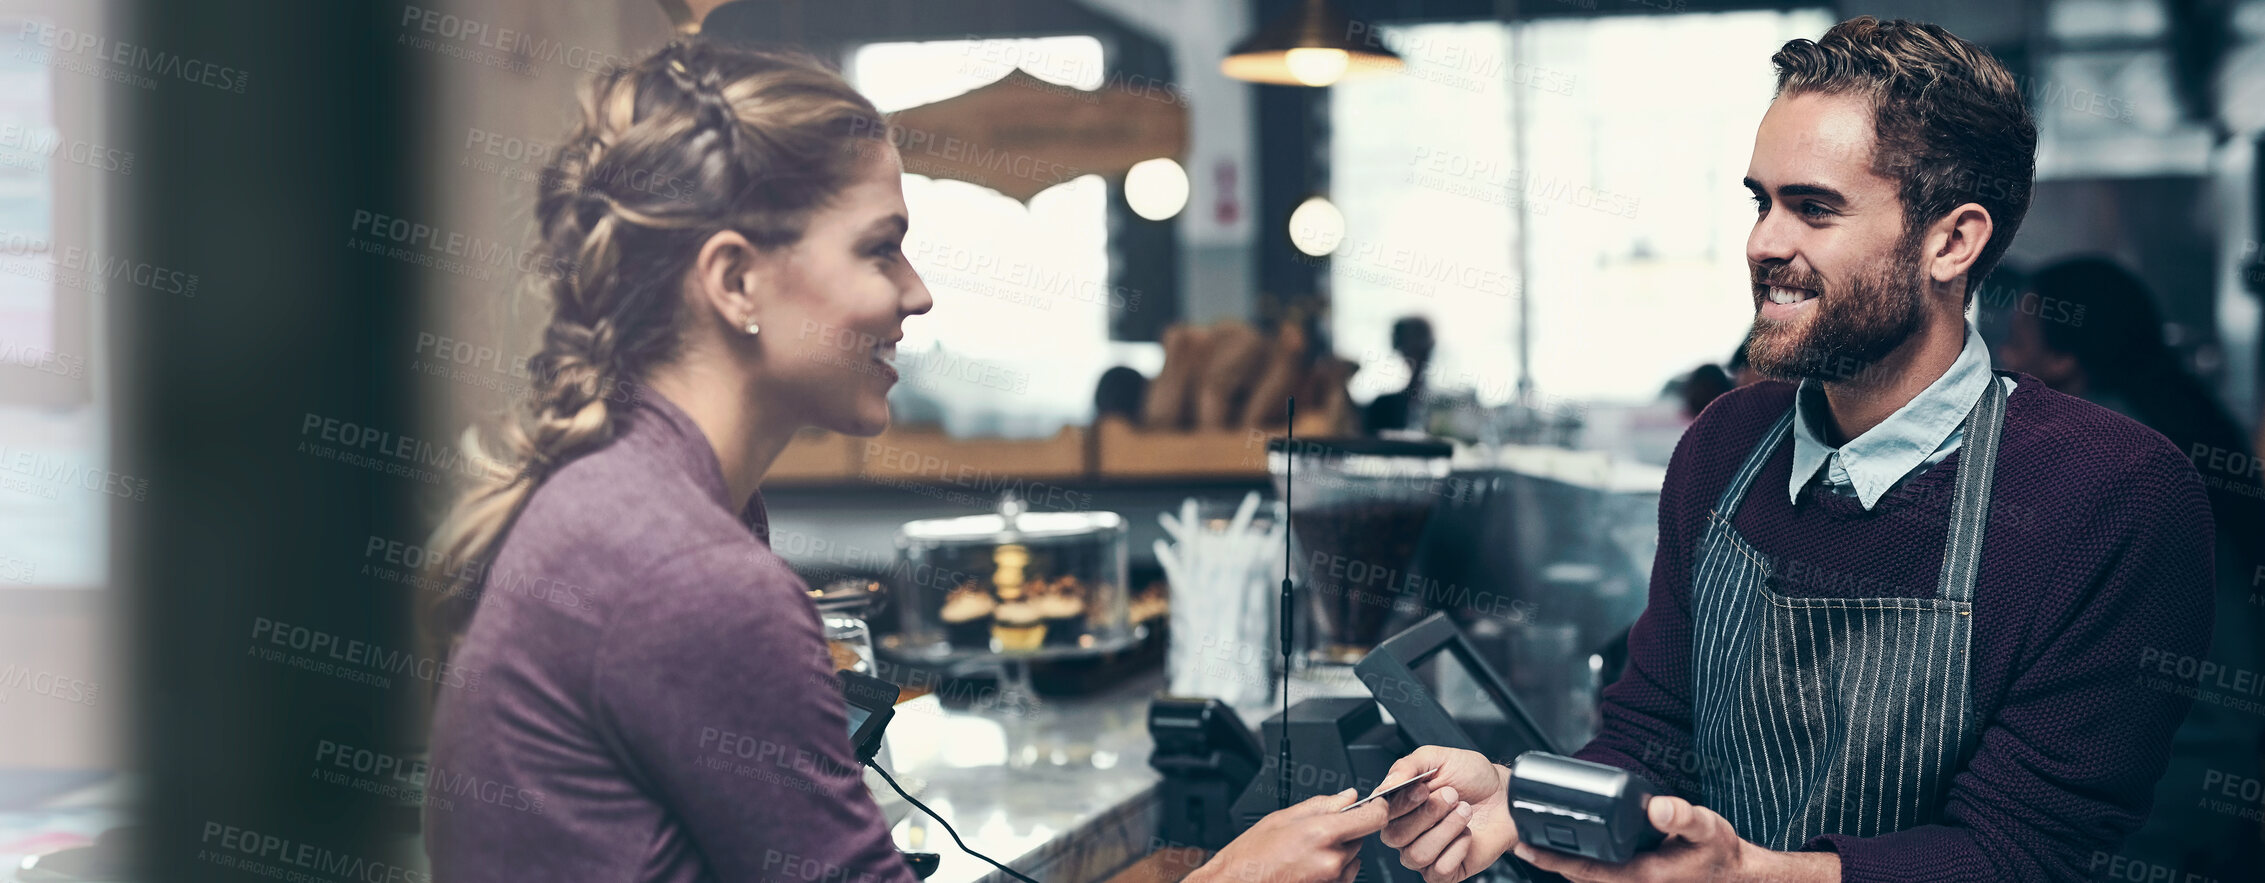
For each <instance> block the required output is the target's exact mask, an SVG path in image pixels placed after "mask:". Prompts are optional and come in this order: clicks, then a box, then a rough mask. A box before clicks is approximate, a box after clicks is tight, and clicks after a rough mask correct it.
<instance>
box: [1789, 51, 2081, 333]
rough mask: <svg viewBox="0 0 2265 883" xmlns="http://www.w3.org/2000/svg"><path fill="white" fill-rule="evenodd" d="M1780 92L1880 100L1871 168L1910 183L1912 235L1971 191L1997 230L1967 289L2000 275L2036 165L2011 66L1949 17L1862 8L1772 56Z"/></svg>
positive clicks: (1906, 222) (2025, 108)
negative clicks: (1948, 25) (1950, 24)
mask: <svg viewBox="0 0 2265 883" xmlns="http://www.w3.org/2000/svg"><path fill="white" fill-rule="evenodd" d="M1770 63H1771V64H1772V65H1775V66H1776V68H1777V93H1778V94H1779V95H1781V96H1782V95H1796V94H1800V93H1803V92H1816V93H1821V94H1828V95H1839V94H1855V95H1862V96H1865V97H1866V98H1868V99H1870V101H1871V103H1872V130H1873V133H1874V138H1875V147H1874V148H1873V151H1872V171H1874V172H1875V173H1878V174H1880V175H1882V176H1885V177H1888V178H1892V179H1895V180H1896V181H1897V182H1899V184H1900V187H1899V190H1898V193H1899V195H1900V196H1901V197H1902V199H1903V230H1904V237H1905V239H1906V242H1905V243H1904V245H1905V246H1906V247H1907V248H1909V247H1916V246H1917V245H1918V240H1919V236H1920V235H1921V234H1922V233H1923V232H1924V231H1925V229H1926V227H1927V225H1928V224H1929V223H1932V222H1933V221H1934V220H1935V219H1937V218H1940V217H1942V216H1943V215H1946V214H1949V213H1950V210H1951V209H1954V208H1957V207H1959V206H1961V205H1965V204H1966V203H1969V202H1972V203H1977V204H1979V205H1981V206H1982V208H1984V209H1987V210H1988V211H1989V213H1990V221H1991V223H1992V225H1993V227H1994V229H1993V230H1992V231H1991V233H1990V241H1989V242H1988V243H1985V244H1984V245H1983V246H1982V254H1981V255H1980V257H1978V258H1976V259H1975V261H1974V266H1973V268H1972V269H1971V270H1970V271H1968V273H1967V274H1966V297H1967V299H1968V300H1969V301H1971V300H1972V299H1973V297H1974V289H1975V287H1976V286H1977V285H1980V284H1981V282H1982V279H1983V278H1984V277H1986V276H1988V275H1990V270H1991V268H1993V267H1996V266H1997V264H1998V259H1999V258H2001V257H2003V256H2004V255H2005V250H2006V247H2007V246H2009V245H2012V244H2013V234H2014V233H2015V232H2016V231H2018V230H2020V229H2021V217H2022V215H2025V214H2027V213H2028V212H2029V194H2030V188H2031V186H2032V181H2033V179H2034V178H2035V177H2036V172H2037V124H2036V122H2035V121H2033V120H2032V119H2031V118H2030V115H2029V104H2028V102H2027V101H2025V100H2023V98H2022V95H2021V85H2020V83H2019V82H2018V81H2016V80H2015V79H2014V76H2013V74H2012V72H2010V71H2007V70H2006V68H2005V65H2003V64H1999V63H1998V60H1997V58H1996V57H1994V56H1992V55H1990V53H1989V50H1986V49H1983V48H1982V47H1980V46H1976V45H1974V44H1972V43H1969V42H1967V41H1965V40H1963V39H1960V38H1959V37H1958V36H1957V35H1955V34H1952V33H1951V32H1949V31H1947V30H1944V29H1943V28H1942V27H1941V26H1940V25H1933V24H1927V23H1924V22H1914V21H1904V20H1900V19H1898V20H1893V21H1881V20H1879V19H1877V18H1873V17H1871V16H1869V15H1863V16H1857V17H1855V18H1852V19H1849V20H1847V21H1844V22H1841V23H1839V24H1837V25H1833V26H1832V29H1831V30H1828V31H1826V32H1825V35H1824V36H1823V37H1820V38H1818V39H1815V40H1807V39H1801V40H1791V41H1788V42H1787V43H1786V44H1785V45H1784V46H1783V47H1781V48H1779V49H1778V51H1777V54H1776V55H1773V56H1771V57H1770Z"/></svg>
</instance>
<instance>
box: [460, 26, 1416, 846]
mask: <svg viewBox="0 0 2265 883" xmlns="http://www.w3.org/2000/svg"><path fill="white" fill-rule="evenodd" d="M899 175H900V172H899V160H898V157H897V154H896V151H895V149H894V147H893V146H892V145H891V144H890V142H889V140H888V138H887V127H886V125H885V124H884V122H883V120H882V119H881V116H880V114H879V113H878V112H877V111H875V110H874V108H873V106H872V104H870V103H869V102H867V101H866V100H865V99H864V98H863V97H861V96H859V95H858V94H857V93H856V92H855V91H854V90H852V89H851V88H850V87H849V86H848V84H846V83H844V82H843V81H842V80H841V79H840V78H839V77H838V76H835V75H834V74H832V73H830V72H828V71H825V70H823V69H821V68H819V67H817V66H816V65H815V64H813V63H811V62H809V61H808V60H806V59H800V58H794V57H786V56H781V55H774V54H764V53H754V52H748V51H740V50H732V49H727V48H724V47H719V46H714V45H707V44H701V43H681V44H676V45H672V46H670V47H669V48H667V49H664V50H662V51H661V52H659V53H657V54H655V55H653V56H652V57H651V58H648V59H645V60H644V61H643V62H641V63H639V64H637V65H635V66H633V67H628V68H623V69H619V70H614V71H610V72H607V73H605V74H601V75H600V76H599V77H597V78H596V79H595V80H594V81H593V82H592V83H591V84H590V85H589V86H588V88H587V89H586V90H585V92H584V95H583V99H582V120H581V123H580V125H579V128H578V129H577V130H576V131H575V132H574V134H573V135H572V136H571V138H570V139H569V140H568V142H567V143H566V144H564V145H562V147H561V150H560V152H559V155H558V158H557V159H556V160H555V161H554V162H553V163H552V165H551V167H550V168H548V169H546V170H545V174H544V177H543V179H542V182H541V185H542V191H541V195H540V197H539V199H538V201H537V204H536V216H537V220H538V222H539V223H540V225H541V234H542V240H543V243H542V244H543V248H544V249H546V250H547V251H548V252H549V254H550V255H551V256H552V257H553V258H555V259H558V260H559V261H560V262H561V264H562V265H565V266H570V267H572V269H573V272H571V273H565V274H560V277H559V278H557V279H554V280H551V281H550V282H549V283H548V287H549V294H550V298H551V300H552V311H553V312H552V315H551V318H550V322H549V325H548V327H547V328H546V329H545V331H544V334H543V343H542V348H541V351H540V352H538V353H536V354H535V355H534V356H533V357H532V358H531V359H530V360H529V368H530V370H531V373H532V375H533V376H534V378H535V382H534V388H533V390H532V391H531V394H530V400H529V401H527V402H525V403H524V407H523V408H522V409H521V410H519V411H518V412H516V414H515V418H514V420H513V422H512V423H511V424H510V425H509V426H507V427H506V428H505V432H504V434H503V438H502V441H503V450H502V451H501V452H500V454H498V455H496V456H495V459H497V460H499V461H501V462H502V463H503V464H504V468H499V469H497V470H495V471H494V473H493V474H491V475H489V476H488V477H487V479H486V480H485V481H484V482H483V483H481V484H480V485H478V486H476V487H473V488H471V489H469V490H468V491H467V493H466V494H465V496H464V497H463V499H462V500H460V501H459V503H458V505H457V506H456V508H455V509H454V510H453V511H452V512H451V513H450V516H449V518H448V519H447V520H446V521H445V522H444V523H443V525H442V526H441V529H440V531H439V535H438V539H437V547H438V548H440V549H442V550H443V553H444V555H445V559H446V560H445V561H444V562H442V564H441V566H442V567H443V568H444V572H447V573H470V574H475V575H476V577H477V578H478V579H479V580H480V581H481V585H480V586H479V588H480V591H479V592H477V595H478V600H477V601H476V606H475V605H474V604H466V603H463V602H461V601H460V602H458V604H457V605H456V606H454V607H452V608H448V609H444V610H442V611H440V612H441V614H442V615H441V617H440V622H439V625H441V627H442V628H443V629H444V632H445V634H446V635H447V636H448V637H449V638H450V639H451V641H452V642H453V645H454V650H453V653H452V662H454V663H455V665H457V666H458V667H459V668H461V669H463V670H466V671H476V672H479V673H480V680H479V682H478V683H479V688H478V689H477V690H470V689H446V690H443V691H442V695H441V697H440V699H439V702H438V705H437V707H436V709H435V716H434V722H433V734H432V756H431V768H430V771H429V773H428V777H427V792H428V795H429V796H430V797H431V800H429V801H428V804H427V813H426V818H425V829H426V831H425V834H426V844H427V850H428V851H429V852H430V854H431V857H432V861H433V871H434V877H435V879H437V880H442V881H460V880H608V881H614V880H656V881H657V880H669V881H679V880H682V881H690V880H719V879H720V880H787V879H800V878H811V879H815V877H813V876H812V875H816V876H818V877H823V878H826V879H829V880H831V881H838V883H850V881H888V883H904V881H909V880H911V879H912V875H911V873H910V871H909V870H908V869H907V868H906V866H905V864H904V862H903V861H902V860H901V859H899V858H898V857H897V856H896V854H895V852H894V849H893V844H892V843H891V842H890V839H889V834H888V828H887V825H886V823H885V822H884V821H883V819H882V817H881V814H880V812H879V811H878V809H877V808H876V807H875V806H874V804H873V801H872V799H871V797H870V796H869V795H868V794H867V793H866V792H865V789H864V786H863V783H862V780H861V779H860V777H859V775H858V773H857V770H856V765H855V764H854V763H853V762H852V759H851V753H850V746H849V742H848V736H847V721H846V717H845V713H844V711H843V708H842V704H841V700H840V696H839V692H838V690H837V688H836V686H835V684H834V680H833V677H832V671H833V669H832V666H831V665H830V664H829V663H828V662H827V657H826V653H825V647H824V642H823V639H822V637H821V632H820V629H819V624H818V619H817V614H816V611H815V609H814V608H813V607H812V605H811V603H810V601H809V599H808V597H807V596H806V595H805V587H804V586H803V585H802V583H801V582H800V581H799V580H797V579H796V578H795V576H794V574H793V573H792V572H790V571H789V570H788V569H787V567H786V565H785V564H784V563H783V562H781V561H780V559H779V557H778V556H777V555H775V554H773V553H772V551H771V549H770V548H769V546H768V545H767V544H766V542H765V540H764V536H765V534H766V533H767V531H766V529H765V521H764V514H763V504H762V498H761V496H760V495H759V494H758V492H757V489H758V486H759V485H760V484H761V482H762V478H763V473H764V471H765V469H766V468H768V466H769V465H770V464H771V462H772V461H773V459H775V458H776V457H777V456H778V454H779V451H780V450H781V449H783V448H784V447H785V446H786V444H787V442H788V440H789V439H790V438H791V437H792V436H793V434H794V433H795V431H796V430H798V429H800V428H802V427H804V426H819V427H823V428H826V429H830V430H833V431H836V432H842V433H848V434H853V435H866V436H869V435H873V434H875V433H878V432H880V431H881V430H882V429H883V428H885V427H886V426H887V425H888V421H889V405H888V397H887V396H888V390H889V387H890V385H891V384H893V383H895V381H896V379H897V372H896V369H895V368H894V367H893V366H892V365H891V360H892V358H893V356H894V351H895V345H896V342H897V340H898V339H900V338H901V337H902V336H903V331H902V323H903V321H904V319H905V317H907V316H913V315H918V314H920V313H924V312H927V310H928V308H929V306H930V303H931V301H930V298H929V294H928V290H927V288H926V287H925V286H923V285H922V284H921V281H920V277H919V275H918V274H916V273H914V272H913V270H912V268H911V267H910V266H909V265H908V264H907V263H906V261H905V257H904V255H903V253H902V252H901V251H900V249H899V247H900V244H901V242H902V240H903V238H904V235H905V230H906V224H907V218H906V213H905V205H904V197H903V194H902V192H901V190H900V187H899V183H898V182H899ZM623 393H627V394H623ZM545 578H548V579H554V580H559V581H561V582H563V583H565V584H568V585H577V586H585V587H587V588H588V589H589V591H588V592H587V593H581V594H576V595H572V596H566V597H569V598H571V599H572V601H571V603H570V602H568V601H567V600H566V598H562V596H560V595H557V594H552V593H542V594H541V595H540V596H539V597H538V596H537V595H535V594H532V593H526V592H516V591H512V590H511V588H512V587H513V586H524V585H530V584H534V581H536V580H541V579H545ZM491 590H492V591H491ZM1002 787H1011V786H1002ZM1350 799H1351V798H1350V796H1349V795H1338V796H1336V797H1323V798H1316V799H1314V800H1311V801H1308V802H1306V803H1304V804H1300V805H1299V806H1296V807H1292V808H1291V809H1289V810H1286V811H1284V812H1282V813H1277V814H1275V815H1274V816H1270V817H1268V819H1267V820H1266V821H1264V822H1262V823H1261V824H1260V825H1259V826H1258V827H1257V828H1254V829H1253V832H1252V833H1251V834H1250V835H1246V836H1245V837H1244V838H1243V839H1242V840H1239V841H1237V842H1236V843H1234V844H1232V845H1230V846H1229V847H1228V848H1227V849H1226V850H1225V851H1224V852H1223V853H1222V855H1221V857H1220V859H1217V860H1214V862H1213V863H1212V865H1209V866H1206V868H1205V869H1203V870H1199V872H1198V876H1199V877H1201V876H1209V875H1210V874H1212V873H1230V872H1215V871H1212V870H1211V868H1213V867H1217V866H1220V864H1221V862H1222V861H1224V862H1226V865H1225V867H1227V868H1239V869H1246V870H1247V869H1264V870H1263V873H1264V874H1265V876H1266V879H1267V880H1269V881H1270V883H1272V881H1279V883H1309V881H1321V880H1330V879H1336V878H1338V877H1340V876H1343V877H1346V878H1349V877H1350V871H1351V869H1353V868H1357V864H1355V863H1354V862H1353V858H1354V854H1355V853H1356V852H1357V850H1358V848H1359V843H1358V840H1357V838H1359V837H1360V836H1363V835H1366V834H1368V833H1372V832H1374V831H1377V830H1379V829H1381V828H1382V827H1383V824H1384V808H1383V807H1382V806H1381V805H1372V806H1370V807H1364V808H1363V809H1362V810H1361V811H1359V812H1354V813H1346V814H1344V815H1342V816H1339V815H1336V814H1334V813H1333V812H1332V810H1334V808H1335V807H1337V806H1340V805H1342V804H1343V803H1346V802H1350ZM1347 841H1352V842H1350V843H1348V842H1347ZM955 859H956V857H955ZM955 859H948V860H955Z"/></svg>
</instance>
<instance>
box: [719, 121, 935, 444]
mask: <svg viewBox="0 0 2265 883" xmlns="http://www.w3.org/2000/svg"><path fill="white" fill-rule="evenodd" d="M866 152H867V153H868V156H867V157H866V159H865V160H864V162H863V165H862V168H861V170H860V172H859V174H858V176H857V178H856V179H855V180H854V181H853V182H851V184H850V185H849V186H848V187H847V188H845V189H844V190H843V191H842V192H841V193H840V194H839V195H837V196H836V197H835V198H834V200H833V201H832V202H830V203H828V204H826V205H825V206H823V207H821V208H819V209H818V210H817V211H815V212H813V213H812V214H811V216H810V221H809V225H808V227H807V228H806V229H805V230H804V232H803V235H802V238H801V240H800V241H797V242H796V243H795V244H793V245H790V246H786V247H783V248H781V249H778V250H776V251H773V252H771V253H768V254H766V255H765V256H764V258H763V260H762V264H763V273H762V278H763V283H762V284H761V285H759V286H757V291H758V292H760V293H759V295H758V297H757V300H756V303H755V312H754V314H753V318H754V319H756V320H757V321H759V322H760V323H761V326H762V330H761V332H760V333H759V334H758V336H757V341H758V346H759V347H760V349H761V371H762V375H763V384H762V386H763V389H764V391H765V394H766V395H767V396H768V397H769V398H771V399H772V400H773V402H774V403H775V404H776V405H777V406H779V408H780V413H782V414H791V415H795V416H797V417H799V418H800V419H801V421H802V422H804V423H807V424H808V425H812V426H817V427H820V428H823V429H828V430H832V431H835V432H840V433H844V434H847V435H859V436H869V435H874V434H876V433H879V432H880V431H881V430H883V429H886V428H888V425H889V398H888V397H889V388H890V387H891V386H894V385H895V384H896V382H897V370H896V366H895V360H896V344H897V341H898V340H900V339H902V338H903V337H904V320H905V317H907V316H915V315H919V314H921V313H925V312H928V308H929V307H930V306H933V305H934V300H933V299H931V298H930V297H929V294H928V286H927V285H925V284H923V283H922V282H921V281H920V274H918V273H916V272H914V271H913V269H912V265H911V264H910V263H908V262H906V260H905V256H904V250H903V244H904V235H905V230H906V225H907V223H908V217H907V214H906V211H905V204H904V188H903V185H902V183H901V181H902V180H903V176H902V174H901V172H900V171H899V169H900V166H899V160H898V158H897V152H896V150H895V148H893V147H891V146H889V144H888V143H887V142H886V141H875V142H873V143H872V145H871V146H870V148H869V149H867V150H866Z"/></svg>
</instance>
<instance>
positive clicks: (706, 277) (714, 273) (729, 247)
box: [691, 230, 769, 332]
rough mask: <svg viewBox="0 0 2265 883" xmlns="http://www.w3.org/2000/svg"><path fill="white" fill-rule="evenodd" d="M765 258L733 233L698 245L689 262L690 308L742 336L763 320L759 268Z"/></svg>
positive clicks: (760, 271)
mask: <svg viewBox="0 0 2265 883" xmlns="http://www.w3.org/2000/svg"><path fill="white" fill-rule="evenodd" d="M768 257H769V256H768V255H766V254H765V253H764V252H763V251H762V250H761V249H758V248H756V247H755V244H754V243H752V242H749V241H747V237H745V236H742V235H740V234H739V232H738V231H736V230H724V231H722V232H719V233H717V234H716V235H714V236H710V237H708V241H706V242H703V243H701V244H700V253H699V254H697V255H695V256H694V257H693V259H692V279H691V282H692V288H693V290H692V304H693V307H694V309H696V310H699V311H700V313H701V314H702V315H706V316H713V317H715V320H716V321H718V322H722V323H723V324H724V325H725V326H726V327H729V328H731V329H734V330H737V331H741V332H744V331H746V330H747V327H748V325H749V324H751V323H760V322H761V321H762V320H763V316H762V309H763V301H764V300H765V299H766V298H765V297H764V290H763V289H764V287H765V286H764V285H763V281H762V280H763V278H764V273H763V268H764V266H765V265H766V264H767V263H768Z"/></svg>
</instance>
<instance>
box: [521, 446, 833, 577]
mask: <svg viewBox="0 0 2265 883" xmlns="http://www.w3.org/2000/svg"><path fill="white" fill-rule="evenodd" d="M626 453H628V452H617V451H614V450H611V449H608V450H601V451H599V452H597V453H594V454H591V455H589V456H586V457H583V458H580V459H577V460H575V461H574V462H572V463H569V464H567V465H566V466H564V467H562V468H561V469H559V470H558V471H557V472H556V473H555V474H553V475H552V476H551V477H550V478H549V479H547V480H545V481H544V482H543V484H542V485H541V486H539V487H537V488H536V489H535V492H534V494H532V495H531V496H530V497H529V498H528V501H527V505H526V507H525V508H524V509H523V510H521V511H520V513H519V517H518V518H517V519H516V520H514V522H513V523H512V525H511V528H510V530H509V531H508V532H507V533H506V534H505V536H504V539H503V543H502V545H501V546H500V547H499V548H498V554H497V556H496V558H495V561H496V567H497V570H498V571H501V570H503V569H504V568H506V567H514V568H516V569H521V570H541V571H546V572H548V574H549V575H551V576H552V577H554V578H560V579H570V580H572V581H573V582H575V583H576V584H577V585H579V586H582V587H585V589H586V591H587V594H589V595H590V596H591V599H592V601H593V603H594V605H595V607H596V608H597V609H599V610H601V611H602V610H604V609H606V608H608V607H611V606H614V605H616V604H619V603H622V602H624V601H627V600H630V599H632V598H635V597H638V596H642V595H647V594H652V593H666V592H671V591H674V590H675V588H676V587H673V586H668V585H663V584H662V583H664V582H670V581H676V580H686V579H701V578H714V579H719V580H721V579H728V578H730V577H731V575H732V574H733V573H738V574H741V575H743V576H756V575H761V576H764V577H766V578H769V579H776V578H777V576H778V574H784V575H785V576H786V577H787V578H792V572H791V571H788V570H786V568H785V565H784V563H783V562H777V561H776V556H775V555H771V554H770V551H769V549H768V548H767V547H765V546H764V544H763V543H762V541H761V540H759V539H758V538H757V537H756V536H755V534H754V533H753V532H751V531H750V530H749V528H748V525H747V524H746V523H745V522H743V521H741V520H740V519H739V518H737V517H735V516H734V515H733V514H732V513H731V512H729V511H727V510H726V509H725V508H724V506H723V505H722V504H721V503H718V502H716V501H715V500H714V499H713V498H712V494H711V493H710V491H708V489H706V488H703V487H701V486H700V485H699V483H698V482H696V481H694V480H693V479H692V478H690V477H689V476H685V475H683V474H681V473H680V472H677V471H674V470H671V469H667V468H658V467H656V465H655V464H653V463H652V462H650V460H649V459H647V458H640V457H636V456H624V454H626ZM765 558H768V559H771V564H770V565H768V566H764V567H761V568H752V567H750V566H749V564H748V563H747V562H753V561H761V560H762V559H765ZM688 563H689V564H698V565H700V567H699V568H698V569H701V570H704V571H705V573H703V574H702V575H701V576H700V577H697V578H696V577H694V576H693V575H692V574H690V573H688V570H687V567H686V565H687V564H688ZM506 575H508V574H501V573H490V574H489V581H490V582H491V583H492V582H494V581H495V580H496V579H497V578H499V576H506Z"/></svg>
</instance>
